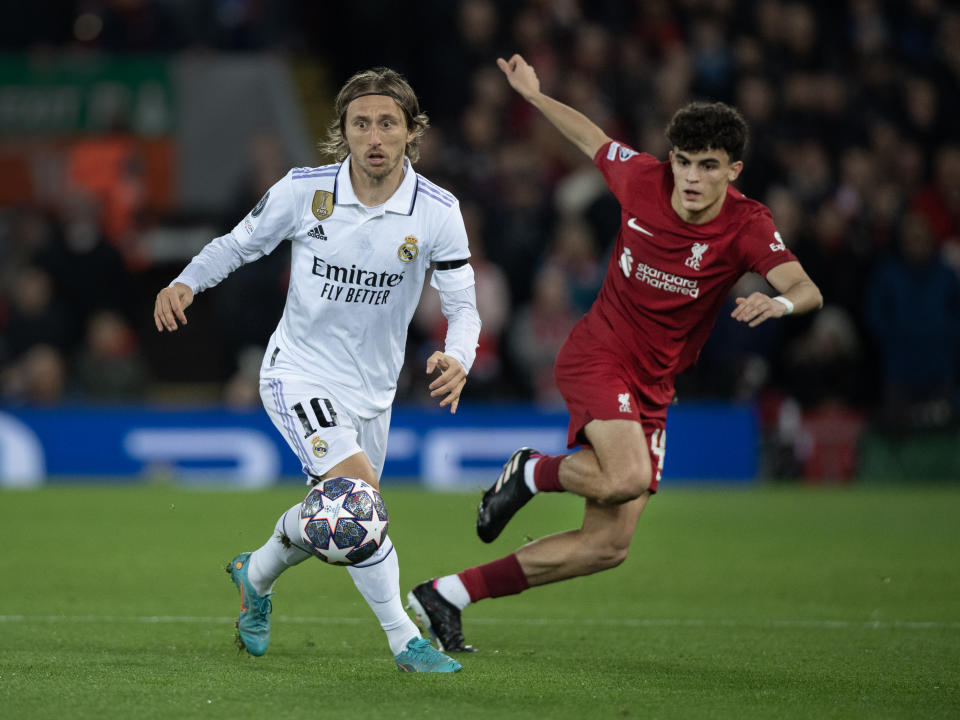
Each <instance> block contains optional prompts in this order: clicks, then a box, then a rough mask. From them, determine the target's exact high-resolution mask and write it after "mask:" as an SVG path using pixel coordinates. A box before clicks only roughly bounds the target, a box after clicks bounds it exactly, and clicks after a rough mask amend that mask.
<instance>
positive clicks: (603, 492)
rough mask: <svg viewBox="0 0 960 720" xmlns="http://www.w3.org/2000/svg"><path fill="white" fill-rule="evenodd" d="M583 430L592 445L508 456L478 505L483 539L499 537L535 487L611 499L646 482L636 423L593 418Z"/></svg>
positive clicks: (623, 497) (622, 498)
mask: <svg viewBox="0 0 960 720" xmlns="http://www.w3.org/2000/svg"><path fill="white" fill-rule="evenodd" d="M587 428H589V431H588V430H587ZM584 432H585V433H586V432H589V435H588V437H589V438H590V440H591V443H592V447H586V448H583V449H581V450H579V451H577V452H575V453H572V454H570V455H543V454H541V453H538V452H537V451H536V450H532V449H530V448H520V449H519V450H517V451H516V452H515V453H514V454H513V455H511V456H510V459H509V460H508V461H507V463H506V465H504V466H503V471H502V472H501V473H500V476H499V477H498V478H497V480H496V482H495V483H494V484H493V485H492V486H491V487H490V489H489V490H487V492H486V494H485V495H484V496H483V500H481V502H480V506H479V507H478V508H477V534H478V535H479V536H480V539H481V540H483V541H484V542H493V541H494V540H495V539H496V538H497V537H499V535H500V533H501V532H502V531H503V528H504V527H506V525H507V523H508V522H509V521H510V519H511V518H512V517H513V516H514V515H515V514H516V512H517V511H518V510H519V509H520V508H521V507H523V506H524V505H525V504H526V503H527V502H528V501H529V500H530V499H531V498H532V497H533V496H534V495H535V494H536V493H538V492H564V491H566V492H572V493H574V494H576V495H580V496H582V497H585V498H587V499H588V500H593V501H594V502H597V503H601V504H610V503H622V502H626V501H628V500H631V499H633V498H636V497H639V495H640V494H641V493H643V492H644V491H645V490H647V489H648V488H649V487H650V479H651V477H652V472H651V463H650V458H649V452H648V449H647V442H646V439H645V437H644V432H643V426H642V425H641V424H640V423H639V422H636V421H633V420H593V421H591V422H590V423H588V424H587V427H586V428H584ZM601 458H602V459H603V460H602V462H601Z"/></svg>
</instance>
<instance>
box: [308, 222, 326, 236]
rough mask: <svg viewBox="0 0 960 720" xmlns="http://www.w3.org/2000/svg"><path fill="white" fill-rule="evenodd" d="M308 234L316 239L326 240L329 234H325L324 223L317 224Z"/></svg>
mask: <svg viewBox="0 0 960 720" xmlns="http://www.w3.org/2000/svg"><path fill="white" fill-rule="evenodd" d="M307 235H309V236H310V237H312V238H314V239H316V240H326V239H327V236H326V235H324V234H323V225H317V226H316V227H315V228H313V230H308V231H307Z"/></svg>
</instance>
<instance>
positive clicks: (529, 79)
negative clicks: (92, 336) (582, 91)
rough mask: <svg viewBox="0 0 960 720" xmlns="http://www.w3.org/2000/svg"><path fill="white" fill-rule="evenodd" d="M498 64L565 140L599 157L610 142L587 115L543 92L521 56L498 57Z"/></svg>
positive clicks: (511, 85) (530, 68)
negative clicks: (601, 149) (507, 58)
mask: <svg viewBox="0 0 960 720" xmlns="http://www.w3.org/2000/svg"><path fill="white" fill-rule="evenodd" d="M497 65H498V66H499V67H500V69H501V70H503V74H504V75H506V76H507V82H509V83H510V87H512V88H513V89H514V90H516V91H517V92H518V93H520V95H521V96H522V97H523V99H524V100H526V101H527V102H529V103H530V104H531V105H533V106H534V107H535V108H537V110H539V111H540V112H541V113H543V116H544V117H545V118H546V119H547V120H549V121H550V122H551V123H553V125H554V127H556V128H557V130H559V131H560V132H561V133H563V135H564V137H566V138H567V139H568V140H569V141H570V142H572V143H573V144H574V145H576V146H577V147H578V148H580V150H582V151H583V152H584V153H586V155H587V156H588V157H589V158H590V159H591V160H592V159H593V156H594V155H596V154H597V150H599V149H600V148H601V147H603V145H604V144H606V143H608V142H610V138H609V137H607V134H606V133H605V132H603V130H601V129H600V128H599V127H597V125H596V124H595V123H594V122H593V121H592V120H590V118H588V117H587V116H586V115H584V114H583V113H581V112H579V111H577V110H574V109H573V108H572V107H570V106H569V105H564V104H563V103H562V102H559V101H557V100H554V99H553V98H551V97H549V96H548V95H544V94H543V93H542V92H540V80H538V79H537V73H536V72H534V70H533V67H532V66H531V65H529V64H528V63H527V61H526V60H524V59H523V58H522V57H521V56H520V55H514V56H513V57H512V58H510V59H509V60H504V59H503V58H497Z"/></svg>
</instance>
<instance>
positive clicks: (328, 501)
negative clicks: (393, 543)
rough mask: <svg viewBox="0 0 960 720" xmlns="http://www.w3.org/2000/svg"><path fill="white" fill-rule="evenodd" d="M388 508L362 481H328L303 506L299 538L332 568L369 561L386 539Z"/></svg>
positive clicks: (333, 479)
mask: <svg viewBox="0 0 960 720" xmlns="http://www.w3.org/2000/svg"><path fill="white" fill-rule="evenodd" d="M387 526H388V522H387V506H386V505H385V504H384V502H383V498H381V497H380V493H379V492H377V490H376V489H375V488H374V487H373V486H372V485H370V484H368V483H365V482H364V481H363V480H360V479H359V478H350V477H335V478H327V479H326V480H323V481H322V482H320V483H318V484H317V485H315V486H314V488H313V489H312V490H311V491H310V492H309V493H307V497H306V498H304V500H303V503H302V504H301V505H300V536H301V537H302V538H303V541H304V542H306V543H307V544H308V545H309V546H310V547H311V549H312V550H313V552H314V554H315V555H316V556H317V557H318V558H320V559H321V560H323V561H324V562H326V563H330V564H331V565H355V564H356V563H359V562H363V561H364V560H367V559H368V558H369V557H370V556H371V555H373V554H374V553H375V552H376V551H377V550H379V549H380V545H381V543H383V541H384V539H385V538H386V537H387Z"/></svg>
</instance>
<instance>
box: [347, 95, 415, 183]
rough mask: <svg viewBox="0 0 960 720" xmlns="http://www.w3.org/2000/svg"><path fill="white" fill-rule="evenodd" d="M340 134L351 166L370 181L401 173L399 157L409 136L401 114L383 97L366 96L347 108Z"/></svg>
mask: <svg viewBox="0 0 960 720" xmlns="http://www.w3.org/2000/svg"><path fill="white" fill-rule="evenodd" d="M344 131H345V134H346V140H347V145H348V146H349V147H350V154H351V156H352V157H351V159H350V161H351V164H353V165H354V167H355V168H356V169H358V170H359V171H360V172H361V173H363V174H364V175H366V176H367V177H368V178H369V179H371V180H374V181H382V180H384V179H385V178H387V177H388V176H390V175H391V174H392V173H399V172H401V167H402V165H401V163H402V162H403V154H404V151H405V150H406V148H407V143H408V142H410V140H412V139H413V133H412V132H408V131H407V123H406V119H405V117H404V114H403V110H401V109H400V106H399V105H397V101H396V100H394V99H393V98H391V97H387V96H386V95H367V96H365V97H361V98H357V99H356V100H354V101H353V102H352V103H350V104H349V105H348V106H347V116H346V122H345V127H344Z"/></svg>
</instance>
